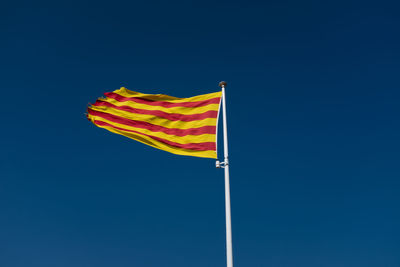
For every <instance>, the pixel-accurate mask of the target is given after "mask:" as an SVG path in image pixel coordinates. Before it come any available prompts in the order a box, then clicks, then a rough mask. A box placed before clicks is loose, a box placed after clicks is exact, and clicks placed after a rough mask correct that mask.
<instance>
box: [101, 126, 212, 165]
mask: <svg viewBox="0 0 400 267" xmlns="http://www.w3.org/2000/svg"><path fill="white" fill-rule="evenodd" d="M96 126H97V127H100V128H104V129H106V130H108V131H110V132H113V133H116V134H120V135H123V136H126V137H128V138H131V139H133V140H136V141H139V142H141V143H144V144H146V145H149V146H152V147H155V148H158V149H161V150H164V151H168V152H170V153H173V154H178V155H186V156H194V157H202V158H212V159H216V158H217V154H216V152H215V151H213V150H206V151H197V150H189V149H183V148H174V147H171V146H169V145H166V144H164V143H162V142H159V141H157V140H154V139H152V138H150V137H148V136H145V135H141V134H134V133H129V132H125V131H120V130H117V129H114V128H112V127H108V126H99V125H96Z"/></svg>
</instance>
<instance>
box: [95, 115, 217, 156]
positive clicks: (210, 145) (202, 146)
mask: <svg viewBox="0 0 400 267" xmlns="http://www.w3.org/2000/svg"><path fill="white" fill-rule="evenodd" d="M94 124H96V125H100V126H108V127H111V128H114V129H117V130H121V131H126V132H131V133H137V134H141V135H145V136H148V137H150V138H152V139H154V140H157V141H159V142H161V143H164V144H166V145H169V146H173V147H174V148H183V149H190V150H198V151H205V150H214V151H215V150H216V145H215V143H214V142H204V143H189V144H179V143H175V142H172V141H169V140H166V139H163V138H159V137H156V136H151V135H148V134H144V133H140V132H136V131H133V130H128V129H124V128H120V127H115V126H113V125H111V124H108V123H106V122H103V121H98V120H94Z"/></svg>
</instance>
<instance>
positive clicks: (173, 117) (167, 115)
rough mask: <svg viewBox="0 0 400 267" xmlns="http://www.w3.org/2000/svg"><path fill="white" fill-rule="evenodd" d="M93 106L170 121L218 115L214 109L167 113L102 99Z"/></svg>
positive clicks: (202, 118)
mask: <svg viewBox="0 0 400 267" xmlns="http://www.w3.org/2000/svg"><path fill="white" fill-rule="evenodd" d="M93 106H104V107H110V108H114V109H118V110H123V111H127V112H131V113H136V114H146V115H154V116H157V117H161V118H164V119H167V120H170V121H197V120H204V119H208V118H217V116H218V111H215V110H209V111H206V112H204V113H199V114H192V115H185V114H179V113H167V112H164V111H160V110H147V109H138V108H132V107H129V106H116V105H114V104H111V103H109V102H105V101H102V100H97V101H96V103H94V104H93Z"/></svg>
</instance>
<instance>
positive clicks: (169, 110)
mask: <svg viewBox="0 0 400 267" xmlns="http://www.w3.org/2000/svg"><path fill="white" fill-rule="evenodd" d="M101 100H102V101H105V102H108V103H111V104H113V105H115V106H118V107H121V106H128V107H131V108H138V109H146V110H159V111H163V112H166V113H177V114H183V115H193V114H201V113H204V112H207V111H210V110H214V111H218V109H219V104H210V105H207V106H203V107H195V108H187V107H171V108H166V107H161V106H151V105H146V104H141V103H136V102H133V101H125V102H119V101H117V100H115V99H112V98H108V97H107V98H104V99H102V98H101Z"/></svg>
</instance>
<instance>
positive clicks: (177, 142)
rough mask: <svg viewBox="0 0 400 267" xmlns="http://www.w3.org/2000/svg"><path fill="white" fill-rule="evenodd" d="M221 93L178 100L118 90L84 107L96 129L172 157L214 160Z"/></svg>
mask: <svg viewBox="0 0 400 267" xmlns="http://www.w3.org/2000/svg"><path fill="white" fill-rule="evenodd" d="M221 94H222V93H221V92H216V93H210V94H205V95H199V96H194V97H189V98H178V97H173V96H168V95H162V94H155V95H154V94H142V93H138V92H134V91H130V90H128V89H126V88H125V87H121V88H120V89H118V90H115V91H113V92H110V93H105V94H104V95H105V96H106V97H105V98H99V99H98V100H97V101H96V103H94V104H92V105H91V106H90V107H88V113H87V117H88V119H89V120H90V121H91V122H93V123H94V124H95V125H96V126H97V127H100V128H104V129H106V130H109V131H110V132H113V133H117V134H120V135H123V136H126V137H129V138H131V139H134V140H136V141H139V142H142V143H144V144H146V145H149V146H152V147H155V148H158V149H161V150H165V151H168V152H171V153H174V154H179V155H187V156H195V157H203V158H214V159H215V158H217V153H216V132H217V122H218V112H219V106H220V101H221Z"/></svg>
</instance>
